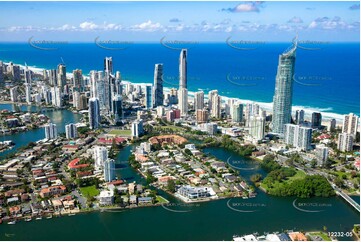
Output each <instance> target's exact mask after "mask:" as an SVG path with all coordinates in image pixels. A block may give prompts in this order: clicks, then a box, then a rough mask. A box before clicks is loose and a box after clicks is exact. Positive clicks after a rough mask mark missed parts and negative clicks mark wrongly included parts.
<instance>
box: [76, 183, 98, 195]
mask: <svg viewBox="0 0 361 242" xmlns="http://www.w3.org/2000/svg"><path fill="white" fill-rule="evenodd" d="M80 192H81V193H82V194H83V196H85V197H94V196H98V195H99V193H100V192H99V190H98V189H96V187H95V185H93V186H88V187H80Z"/></svg>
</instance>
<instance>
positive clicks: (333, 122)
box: [327, 118, 336, 132]
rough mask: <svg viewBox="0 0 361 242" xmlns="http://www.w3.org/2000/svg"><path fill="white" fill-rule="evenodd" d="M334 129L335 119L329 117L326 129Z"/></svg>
mask: <svg viewBox="0 0 361 242" xmlns="http://www.w3.org/2000/svg"><path fill="white" fill-rule="evenodd" d="M335 129H336V119H334V118H333V119H331V120H330V121H329V124H328V126H327V130H328V131H330V132H332V131H334V130H335Z"/></svg>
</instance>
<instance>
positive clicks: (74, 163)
mask: <svg viewBox="0 0 361 242" xmlns="http://www.w3.org/2000/svg"><path fill="white" fill-rule="evenodd" d="M79 162H80V158H76V159H74V160H72V161H70V162H69V164H68V168H69V169H73V170H76V169H80V168H84V167H88V166H89V164H80V165H78V163H79Z"/></svg>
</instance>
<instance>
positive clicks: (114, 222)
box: [0, 105, 359, 240]
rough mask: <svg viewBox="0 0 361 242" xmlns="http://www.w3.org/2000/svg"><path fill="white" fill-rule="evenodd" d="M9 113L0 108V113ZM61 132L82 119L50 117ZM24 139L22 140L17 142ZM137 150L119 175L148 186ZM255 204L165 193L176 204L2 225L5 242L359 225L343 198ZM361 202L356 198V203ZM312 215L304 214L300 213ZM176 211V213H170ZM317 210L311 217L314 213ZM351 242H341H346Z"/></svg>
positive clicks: (39, 134)
mask: <svg viewBox="0 0 361 242" xmlns="http://www.w3.org/2000/svg"><path fill="white" fill-rule="evenodd" d="M1 108H4V107H3V106H2V105H0V109H1ZM47 115H48V116H49V117H50V119H51V120H52V121H53V122H55V123H56V124H57V125H58V126H59V129H60V131H59V132H62V131H61V130H62V129H63V127H64V125H65V124H66V123H67V122H76V121H77V120H79V119H80V116H79V115H77V114H73V113H71V112H69V111H66V110H61V111H53V112H47ZM19 135H23V136H22V137H18V136H19ZM42 138H44V132H43V129H38V130H32V131H28V132H26V133H21V134H15V135H12V136H9V137H6V139H11V140H13V141H14V142H16V143H17V147H20V146H22V145H26V144H27V143H28V142H31V141H37V140H39V139H42ZM132 149H133V147H132V146H127V147H125V148H123V149H122V150H121V151H120V153H119V154H118V157H117V165H116V168H117V176H118V177H119V178H122V179H126V180H127V181H128V182H132V181H136V182H137V183H141V184H145V180H144V179H143V178H142V177H141V176H140V175H139V174H138V173H137V172H136V171H135V170H134V169H132V168H131V167H130V166H129V164H128V162H127V160H128V157H129V155H130V152H131V150H132ZM204 151H205V152H207V153H209V154H212V155H214V156H215V157H217V158H218V159H221V160H223V161H227V160H228V161H229V162H230V164H232V165H233V166H235V167H238V168H239V170H240V175H241V176H242V177H244V178H245V179H246V180H249V178H250V176H251V175H252V174H254V173H260V174H262V175H265V174H266V173H265V172H264V171H263V170H262V169H261V168H260V167H259V166H258V164H257V162H255V161H253V160H250V159H247V158H244V157H241V156H239V155H237V154H236V153H234V152H231V151H227V150H224V149H222V148H207V149H205V150H204ZM257 193H258V195H257V197H256V198H251V199H242V198H234V199H223V200H218V201H213V202H206V203H199V204H183V203H181V202H180V201H178V200H177V199H175V198H172V196H170V195H168V194H166V193H164V192H163V193H161V195H162V196H164V197H165V198H167V199H168V200H169V201H170V202H171V203H172V204H171V206H169V207H167V208H168V209H166V208H164V207H162V206H158V207H145V208H135V209H129V210H119V211H112V212H92V213H83V214H77V215H76V216H71V217H67V216H66V217H62V218H53V219H43V220H35V221H32V222H28V223H26V222H19V223H17V224H16V225H7V224H2V225H0V240H231V239H232V236H233V235H235V234H239V235H243V234H249V233H254V232H258V233H259V234H263V233H264V232H274V231H282V230H285V229H294V230H305V231H309V230H322V229H323V226H326V227H327V229H328V231H333V232H337V231H342V232H347V231H350V230H351V229H352V227H353V224H356V223H359V213H358V212H356V210H355V209H353V208H352V207H351V206H350V205H348V204H347V203H345V202H344V201H343V200H342V199H340V198H338V197H332V198H312V199H307V200H305V199H302V200H301V199H298V200H296V201H295V198H293V197H274V196H269V195H267V194H265V193H263V192H262V191H260V190H257ZM357 199H358V202H359V197H357V198H356V199H355V200H357ZM295 206H296V207H297V208H301V209H303V210H308V212H304V211H301V210H299V209H297V208H295ZM169 208H171V209H172V210H174V211H170V210H169ZM309 211H312V212H309ZM347 239H349V238H346V237H344V238H339V240H347Z"/></svg>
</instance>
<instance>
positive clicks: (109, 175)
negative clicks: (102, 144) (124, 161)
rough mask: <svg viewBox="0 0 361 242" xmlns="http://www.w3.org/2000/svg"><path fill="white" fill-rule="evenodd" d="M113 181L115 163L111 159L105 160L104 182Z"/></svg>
mask: <svg viewBox="0 0 361 242" xmlns="http://www.w3.org/2000/svg"><path fill="white" fill-rule="evenodd" d="M114 179H115V161H114V160H113V159H109V158H108V159H107V160H106V161H105V162H104V180H105V181H106V182H110V181H113V180H114Z"/></svg>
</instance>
